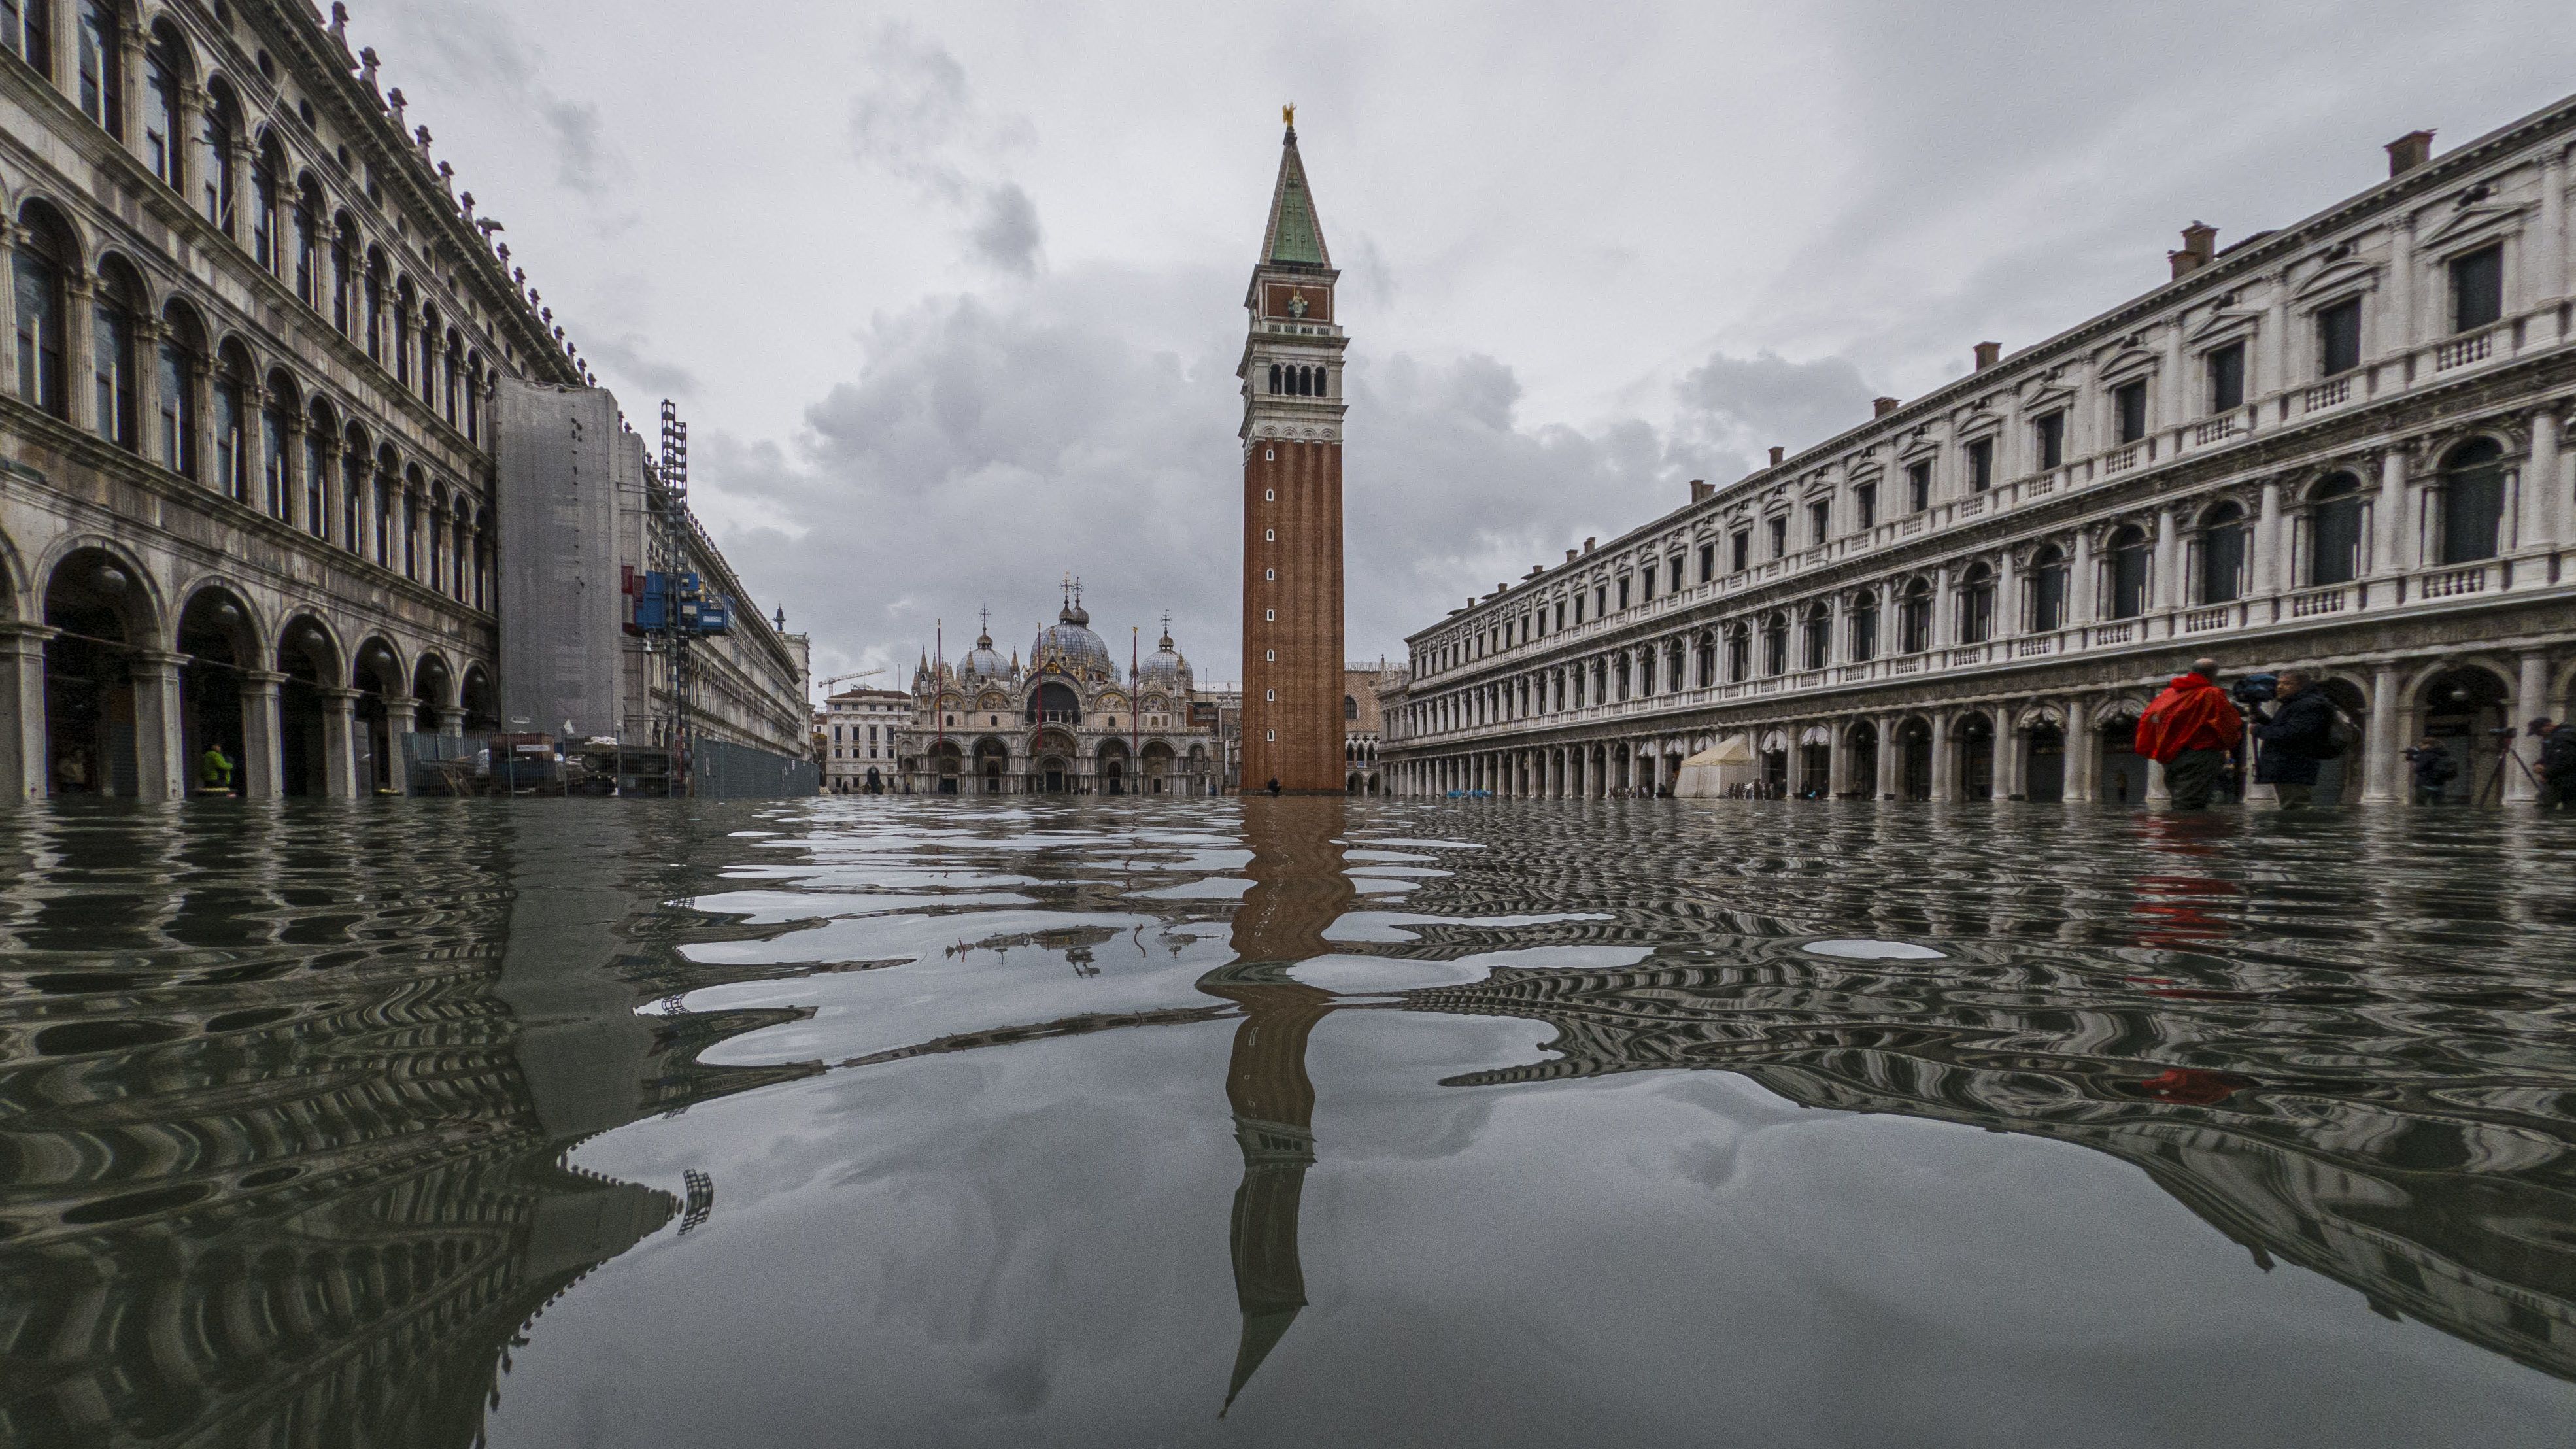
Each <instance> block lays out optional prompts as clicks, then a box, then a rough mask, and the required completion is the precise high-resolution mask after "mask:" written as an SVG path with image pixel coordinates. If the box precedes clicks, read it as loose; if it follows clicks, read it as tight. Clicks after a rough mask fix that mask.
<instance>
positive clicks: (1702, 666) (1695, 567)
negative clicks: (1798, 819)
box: [1387, 100, 2576, 803]
mask: <svg viewBox="0 0 2576 1449" xmlns="http://www.w3.org/2000/svg"><path fill="white" fill-rule="evenodd" d="M2430 143H2431V137H2430V135H2429V134H2428V133H2421V132H2419V133H2416V134H2414V135H2410V136H2408V137H2405V138H2403V139H2401V140H2400V141H2398V142H2396V143H2394V144H2392V145H2391V146H2390V147H2389V157H2390V173H2391V174H2390V176H2389V179H2388V180H2387V181H2386V182H2385V183H2384V184H2382V185H2380V186H2377V187H2374V188H2373V189H2371V190H2370V191H2367V192H2365V193H2363V194H2361V195H2359V196H2355V197H2353V198H2350V199H2349V200H2346V201H2344V202H2341V203H2338V204H2337V205H2335V206H2333V207H2330V208H2328V209H2327V210H2325V211H2323V212H2321V213H2319V214H2317V215H2315V216H2312V217H2309V218H2307V219H2305V220H2303V221H2299V222H2296V223H2294V224H2292V225H2289V226H2286V227H2283V228H2281V229H2280V230H2277V231H2270V232H2264V233H2260V234H2258V235H2256V236H2253V237H2250V238H2248V239H2246V240H2245V241H2243V242H2241V243H2238V244H2236V245H2234V246H2232V247H2229V248H2227V249H2226V250H2224V251H2220V250H2218V249H2217V247H2216V245H2215V235H2214V233H2213V232H2212V231H2211V230H2210V229H2209V228H2206V227H2203V226H2199V225H2197V224H2195V225H2194V226H2193V227H2191V228H2189V229H2187V230H2186V231H2185V232H2184V234H2183V240H2184V245H2183V247H2182V248H2181V249H2180V250H2178V251H2176V252H2174V253H2172V266H2173V276H2172V279H2171V280H2170V281H2169V282H2168V283H2167V284H2166V285H2163V286H2160V287H2158V288H2157V289H2155V290H2154V291H2152V292H2149V293H2147V294H2146V295H2144V296H2141V297H2139V298H2136V299H2135V300H2133V301H2131V302H2128V303H2125V304H2123V305H2121V306H2120V307H2117V308H2115V309H2113V310H2111V311H2109V312H2107V313H2104V314H2103V315H2101V316H2098V317H2095V318H2093V319H2091V320H2089V321H2086V322H2084V323H2081V324H2079V325H2077V326H2075V327H2073V328H2071V329H2069V330H2068V331H2066V332H2064V333H2061V334H2060V335H2058V336H2056V337H2053V338H2050V339H2048V340H2047V341H2045V342H2042V343H2040V344H2038V345H2036V346H2033V347H2030V348H2028V349H2026V350H2024V351H2022V352H2020V353H2018V354H2016V355H2014V356H2012V357H2008V358H2007V357H2001V356H2000V355H1999V352H2000V349H1999V348H1997V347H1996V346H1995V345H1994V344H1991V343H1986V344H1979V346H1978V347H1977V348H1976V357H1975V367H1974V369H1973V370H1972V371H1971V372H1970V373H1968V374H1967V375H1966V376H1963V377H1961V378H1960V379H1958V380H1957V381H1955V382H1952V383H1950V384H1948V385H1946V386H1944V387H1942V388H1940V389H1938V390H1936V391H1935V392H1933V393H1931V394H1930V395H1928V396H1925V397H1922V398H1919V399H1916V400H1915V401H1913V402H1910V403H1901V402H1899V401H1897V400H1896V399H1892V398H1889V399H1881V400H1880V402H1879V404H1878V408H1877V414H1878V415H1877V416H1876V417H1875V418H1873V419H1872V420H1871V421H1869V422H1868V423H1866V424H1864V425H1862V426H1860V427H1857V428H1855V429H1853V430H1851V431H1849V432H1847V433H1844V434H1842V435H1840V436H1838V437H1835V438H1832V439H1829V440H1827V441H1825V442H1823V443H1821V444H1818V445H1816V446H1813V447H1811V448H1808V449H1806V450H1804V451H1802V452H1799V453H1797V454H1795V455H1794V456H1790V455H1784V452H1783V450H1779V449H1775V450H1773V456H1772V459H1771V463H1770V465H1769V466H1768V467H1766V468H1764V469H1762V470H1760V471H1758V472H1756V473H1754V474H1753V475H1752V476H1750V477H1748V478H1745V479H1743V480H1741V481H1740V482H1737V483H1735V484H1733V485H1731V486H1727V487H1723V488H1710V487H1708V486H1706V485H1703V484H1694V485H1693V486H1692V497H1691V500H1690V502H1689V503H1688V505H1687V506H1685V507H1684V508H1682V509H1680V510H1679V511H1677V512H1675V513H1673V514H1671V515H1669V516H1667V517H1664V518H1661V519H1658V520H1656V521H1654V522H1652V523H1649V524H1647V525H1644V526H1642V527H1640V528H1637V529H1635V530H1632V531H1631V532H1629V533H1628V534H1626V535H1624V536H1622V537H1620V538H1617V539H1614V540H1612V541H1610V542H1609V543H1608V544H1607V545H1604V546H1599V547H1595V546H1594V545H1593V544H1592V543H1590V542H1587V543H1586V544H1585V546H1584V547H1583V548H1581V549H1579V550H1569V551H1568V553H1567V555H1566V558H1565V560H1564V561H1563V562H1562V563H1561V564H1558V565H1555V566H1552V567H1544V568H1537V569H1533V570H1532V571H1531V573H1530V575H1529V576H1528V577H1527V578H1524V579H1523V580H1521V581H1520V582H1518V583H1516V584H1513V585H1511V586H1509V587H1507V588H1503V589H1499V590H1497V591H1496V592H1495V593H1493V594H1490V595H1487V596H1485V597H1483V598H1481V599H1478V600H1476V601H1474V602H1473V603H1472V604H1470V605H1469V606H1468V607H1465V608H1463V609H1460V610H1458V611H1456V612H1453V613H1452V614H1451V615H1450V616H1449V617H1448V618H1446V619H1444V620H1442V621H1441V622H1440V623H1438V624H1436V625H1433V626H1432V627H1430V628H1427V629H1424V630H1422V631H1420V632H1418V633H1416V634H1414V635H1413V636H1411V638H1410V640H1409V645H1410V648H1411V661H1410V662H1411V665H1412V668H1411V670H1410V671H1409V675H1410V681H1409V687H1408V692H1407V695H1406V698H1405V700H1404V703H1403V705H1402V707H1401V708H1400V709H1399V710H1398V711H1397V712H1396V714H1395V716H1394V717H1393V718H1392V719H1391V721H1390V726H1391V732H1392V734H1393V738H1391V739H1390V740H1389V742H1388V747H1387V759H1388V764H1389V767H1390V770H1391V772H1392V777H1393V779H1394V782H1395V788H1396V790H1397V791H1398V792H1400V793H1414V794H1420V793H1433V792H1445V791H1447V790H1450V789H1479V788H1481V789H1490V790H1493V791H1495V792H1496V793H1497V794H1502V795H1531V796H1585V795H1592V796H1598V795H1602V794H1606V793H1614V792H1619V791H1647V790H1658V789H1662V788H1668V787H1669V786H1670V785H1671V784H1672V783H1673V782H1674V780H1675V778H1676V776H1677V775H1678V773H1679V767H1680V765H1681V762H1682V761H1683V760H1684V759H1685V758H1688V757H1689V756H1691V755H1692V754H1694V753H1697V752H1699V751H1701V750H1704V749H1708V748H1710V747H1712V746H1714V745H1716V744H1718V743H1720V742H1722V741H1728V740H1741V741H1743V742H1745V743H1748V744H1750V745H1751V746H1752V748H1753V749H1754V751H1755V753H1756V755H1757V757H1758V760H1759V764H1760V769H1761V770H1762V772H1763V774H1764V776H1765V777H1766V778H1767V779H1768V780H1769V781H1770V782H1771V783H1773V784H1775V785H1777V786H1778V787H1780V788H1781V789H1783V790H1784V791H1787V792H1790V793H1814V794H1819V795H1823V794H1831V795H1836V796H1846V797H1867V798H1880V799H1899V798H1913V799H1931V800H1966V799H1982V798H1996V799H2001V798H2007V797H2009V798H2027V799H2035V800H2058V799H2063V800H2068V801H2087V800H2097V799H2099V800H2114V799H2126V800H2128V801H2130V802H2132V803H2137V802H2143V801H2145V800H2147V799H2150V798H2154V797H2156V796H2157V795H2158V794H2159V793H2160V791H2161V789H2162V780H2161V771H2159V770H2156V769H2153V768H2150V767H2149V766H2147V765H2146V763H2145V762H2143V761H2141V760H2140V759H2138V757H2137V756H2136V755H2134V754H2133V753H2131V752H2130V748H2129V734H2130V731H2131V729H2132V727H2133V726H2134V723H2135V721H2136V718H2137V715H2138V713H2139V711H2140V710H2141V708H2142V707H2143V706H2144V705H2145V703H2146V702H2147V700H2148V699H2149V698H2150V697H2151V696H2152V695H2153V694H2154V693H2155V692H2156V690H2157V689H2159V688H2160V687H2161V686H2162V684H2163V683H2164V681H2165V679H2166V678H2167V677H2168V676H2170V675H2172V674H2174V673H2176V672H2179V671H2180V669H2181V668H2182V667H2184V666H2185V665H2186V664H2187V663H2188V662H2189V661H2190V660H2191V659H2193V658H2194V657H2195V656H2199V655H2211V656H2214V657H2216V658H2218V659H2219V660H2220V661H2221V662H2222V663H2223V664H2225V665H2226V666H2227V667H2228V668H2230V669H2233V670H2252V669H2257V668H2276V667H2283V666H2289V665H2304V666H2307V667H2309V668H2310V669H2312V670H2316V671H2319V672H2320V673H2321V675H2322V677H2323V679H2324V681H2325V683H2324V688H2325V690H2326V692H2327V693H2328V694H2329V695H2330V696H2331V697H2332V698H2333V699H2334V700H2335V701H2336V703H2337V704H2338V705H2339V706H2340V707H2341V708H2342V709H2343V710H2344V711H2345V712H2346V713H2347V714H2348V715H2349V717H2350V718H2351V719H2352V720H2353V721H2354V722H2355V723H2356V724H2357V725H2358V726H2360V727H2361V729H2362V731H2363V736H2364V737H2363V740H2362V742H2361V743H2360V745H2358V746H2357V747H2356V748H2355V749H2354V750H2352V751H2351V752H2349V753H2348V755H2347V756H2346V757H2345V758H2344V759H2343V760H2340V761H2338V762H2336V763H2335V764H2334V765H2332V766H2330V767H2329V778H2328V780H2327V781H2326V782H2324V783H2325V786H2326V788H2327V789H2328V790H2330V791H2340V792H2341V794H2342V796H2343V797H2344V798H2346V799H2356V798H2357V799H2359V800H2362V801H2370V802H2381V801H2394V800H2398V799H2400V798H2401V797H2402V796H2403V795H2404V794H2405V790H2404V769H2405V766H2404V762H2403V760H2402V758H2401V750H2402V749H2403V747H2404V746H2406V745H2407V744H2408V743H2410V742H2413V741H2416V740H2418V739H2421V738H2423V737H2424V736H2426V735H2428V734H2429V735H2432V736H2434V737H2436V738H2437V739H2439V740H2440V741H2442V742H2443V745H2444V747H2445V748H2446V749H2447V750H2449V751H2450V752H2452V753H2453V754H2454V756H2455V758H2457V759H2458V760H2459V761H2460V763H2461V764H2462V765H2463V766H2464V768H2462V769H2461V771H2460V774H2459V777H2458V780H2457V781H2456V782H2455V783H2454V785H2453V786H2452V791H2453V794H2454V795H2455V796H2456V797H2460V798H2486V799H2494V800H2502V801H2506V802H2522V801H2528V800H2531V799H2533V798H2535V796H2536V794H2537V791H2536V789H2535V787H2534V783H2533V780H2532V778H2531V776H2529V775H2528V774H2526V773H2525V772H2524V771H2523V770H2522V769H2521V767H2520V766H2519V765H2516V764H2514V763H2512V762H2510V761H2506V760H2503V759H2502V758H2500V756H2499V754H2498V744H2497V741H2498V740H2499V739H2501V738H2507V737H2506V736H2500V735H2498V734H2496V733H2494V732H2495V731H2499V730H2504V729H2506V728H2508V727H2516V726H2519V725H2521V724H2522V723H2523V722H2525V721H2526V720H2528V719H2529V718H2531V717H2533V716H2537V715H2542V714H2548V715H2553V716H2556V715H2563V714H2564V713H2565V712H2566V708H2567V703H2568V689H2569V681H2570V676H2571V673H2576V608H2571V607H2570V606H2571V604H2576V581H2571V580H2570V579H2569V578H2568V575H2567V567H2566V566H2567V563H2568V560H2569V556H2570V551H2571V548H2576V507H2571V500H2570V478H2569V459H2568V456H2567V453H2566V451H2565V449H2564V448H2563V447H2562V446H2561V438H2562V434H2563V430H2564V426H2565V423H2566V420H2567V417H2568V413H2569V410H2570V406H2571V403H2576V283H2571V278H2570V262H2571V255H2570V246H2569V236H2568V206H2567V200H2568V197H2567V193H2568V186H2569V165H2568V162H2569V149H2570V146H2571V143H2576V100H2570V101H2566V102H2561V103H2559V104H2556V105H2553V106H2551V107H2549V108H2547V109H2545V110H2543V111H2540V112H2538V113H2536V114H2534V115H2531V116H2529V117H2526V118H2524V119H2522V120H2520V121H2517V122H2515V123H2513V124H2512V125H2509V126H2506V127H2504V128H2503V129H2501V130H2498V131H2496V132H2495V133H2493V134H2491V135H2487V136H2484V137H2481V138H2479V139H2477V140H2475V141H2473V142H2471V143H2469V144H2468V145H2465V146H2462V147H2460V148H2458V149H2456V150H2454V151H2452V152H2450V153H2448V154H2445V155H2442V156H2439V157H2435V156H2433V155H2432V154H2431V144H2430ZM2521 749H2522V750H2523V751H2524V752H2525V761H2526V762H2528V759H2529V755H2530V752H2531V751H2532V749H2533V746H2532V744H2531V742H2529V741H2527V740H2526V741H2524V742H2523V744H2522V745H2521Z"/></svg>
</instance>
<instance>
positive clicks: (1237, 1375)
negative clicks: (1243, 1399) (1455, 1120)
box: [1199, 798, 1352, 1406]
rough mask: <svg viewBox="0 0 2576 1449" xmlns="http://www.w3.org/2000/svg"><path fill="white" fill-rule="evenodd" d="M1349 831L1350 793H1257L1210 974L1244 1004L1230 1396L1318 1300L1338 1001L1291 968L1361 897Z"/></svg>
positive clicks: (1202, 984)
mask: <svg viewBox="0 0 2576 1449" xmlns="http://www.w3.org/2000/svg"><path fill="white" fill-rule="evenodd" d="M1341 833H1342V806H1341V801H1340V800H1339V798H1334V799H1331V800H1315V801H1303V800H1300V801H1278V802H1273V801H1266V800H1256V801H1248V802H1246V811H1245V820H1244V839H1245V842H1246V843H1247V844H1249V845H1250V846H1251V847H1252V862H1251V864H1250V865H1249V866H1248V867H1246V870H1245V873H1246V874H1247V875H1249V876H1250V877H1251V878H1252V888H1251V889H1250V890H1248V891H1246V892H1244V896H1243V903H1242V905H1241V906H1239V907H1237V908H1236V910H1235V914H1234V951H1235V959H1234V961H1232V962H1231V963H1229V964H1228V965H1225V966H1223V967H1220V968H1218V969H1217V970H1215V971H1211V972H1209V973H1208V974H1207V975H1206V976H1204V977H1202V978H1200V980H1199V989H1200V990H1201V991H1204V992H1207V993H1208V994H1209V995H1211V996H1222V997H1224V998H1226V999H1227V1000H1229V1001H1232V1002H1235V1003H1237V1004H1238V1005H1240V1006H1241V1007H1242V1008H1243V1021H1242V1023H1241V1024H1240V1025H1238V1026H1237V1027H1236V1028H1235V1030H1234V1054H1233V1056H1232V1057H1231V1058H1230V1059H1229V1060H1228V1061H1227V1063H1226V1071H1225V1097H1226V1102H1227V1103H1228V1105H1230V1106H1231V1107H1232V1108H1233V1109H1234V1140H1235V1142H1236V1143H1237V1144H1238V1145H1240V1146H1241V1147H1242V1149H1243V1185H1242V1186H1241V1187H1239V1188H1236V1189H1235V1193H1234V1220H1233V1223H1232V1225H1231V1228H1230V1230H1229V1232H1228V1235H1227V1236H1228V1242H1229V1244H1230V1246H1231V1247H1232V1249H1233V1256H1234V1296H1235V1303H1236V1306H1237V1307H1238V1308H1240V1309H1241V1311H1242V1313H1243V1337H1242V1339H1241V1341H1240V1342H1239V1343H1238V1344H1237V1346H1236V1348H1235V1355H1234V1373H1233V1375H1232V1377H1231V1378H1230V1379H1229V1380H1228V1381H1227V1383H1226V1388H1225V1402H1226V1403H1227V1405H1229V1406H1231V1405H1232V1404H1233V1403H1234V1396H1235V1395H1236V1394H1238V1393H1241V1392H1242V1391H1243V1386H1244V1384H1245V1383H1247V1382H1248V1381H1250V1379H1251V1378H1252V1375H1253V1372H1254V1371H1255V1370H1256V1369H1258V1368H1260V1367H1261V1361H1262V1360H1263V1359H1264V1358H1267V1357H1268V1356H1269V1354H1270V1350H1271V1349H1272V1348H1274V1347H1276V1346H1277V1345H1278V1343H1279V1340H1280V1339H1281V1338H1282V1337H1283V1336H1285V1335H1286V1334H1287V1332H1288V1326H1289V1325H1290V1324H1291V1323H1293V1322H1295V1321H1296V1318H1297V1311H1298V1310H1299V1309H1301V1308H1304V1307H1305V1306H1306V1275H1305V1271H1304V1269H1303V1268H1302V1267H1301V1266H1300V1265H1299V1262H1298V1258H1297V1211H1298V1206H1299V1203H1300V1200H1301V1198H1302V1197H1303V1195H1304V1192H1305V1187H1306V1169H1307V1167H1309V1166H1310V1165H1312V1164H1313V1162H1314V1161H1315V1136H1314V1115H1315V1085H1314V1083H1313V1082H1312V1081H1310V1080H1308V1078H1307V1076H1306V1037H1307V1035H1308V1034H1309V1033H1311V1032H1312V1031H1314V1029H1315V1024H1316V1023H1317V1022H1320V1021H1322V1020H1323V1019H1324V1017H1325V1015H1326V1014H1327V1013H1329V1012H1330V1011H1331V1010H1332V995H1331V993H1329V992H1326V991H1323V990H1320V989H1318V988H1316V987H1312V986H1307V985H1303V984H1301V983H1299V982H1297V981H1294V980H1291V979H1290V978H1289V976H1288V971H1287V968H1288V967H1289V966H1291V965H1293V964H1294V963H1296V962H1299V961H1303V960H1307V959H1309V958H1311V957H1315V956H1321V955H1323V954H1325V953H1326V952H1328V951H1330V950H1331V949H1332V948H1331V947H1330V946H1329V945H1327V944H1326V943H1325V940H1324V931H1325V928H1326V927H1328V926H1330V925H1332V923H1333V922H1334V921H1335V920H1336V919H1337V918H1339V917H1340V915H1341V914H1342V912H1343V911H1344V910H1345V909H1347V908H1348V907H1349V905H1350V903H1351V899H1352V890H1351V883H1350V878H1349V877H1347V876H1345V875H1343V874H1342V850H1341V847H1340V846H1339V845H1337V844H1335V843H1334V842H1335V840H1336V838H1337V837H1339V836H1340V835H1341Z"/></svg>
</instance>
